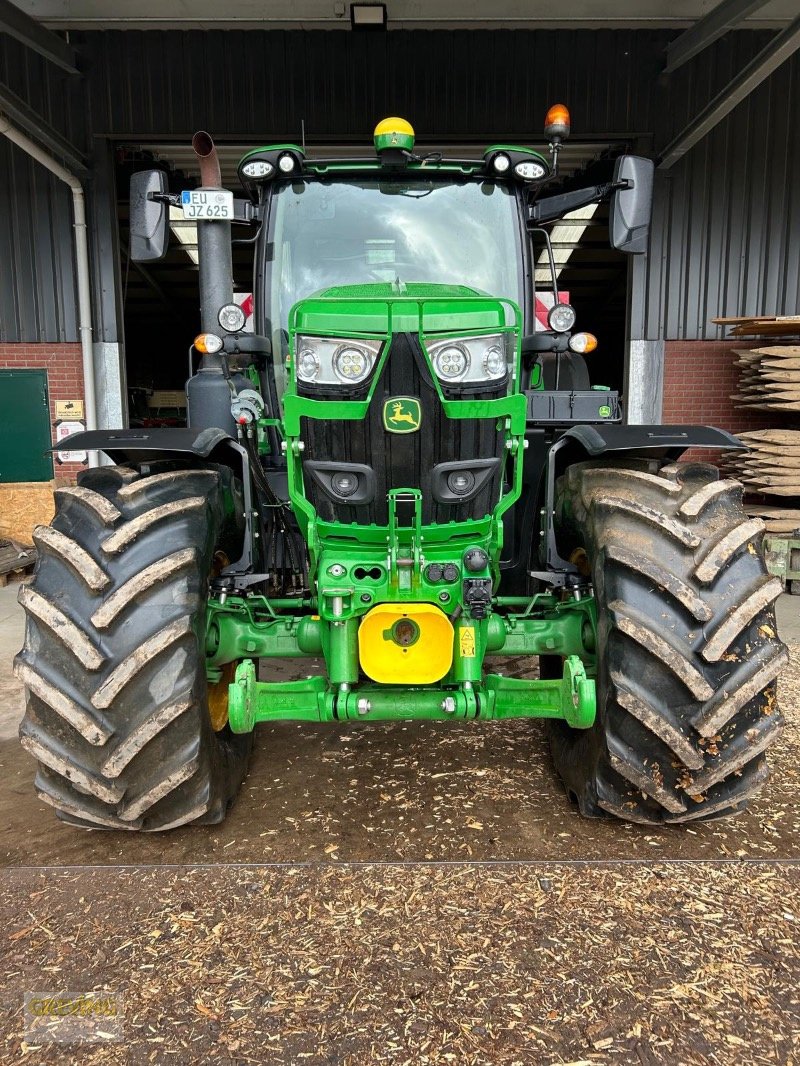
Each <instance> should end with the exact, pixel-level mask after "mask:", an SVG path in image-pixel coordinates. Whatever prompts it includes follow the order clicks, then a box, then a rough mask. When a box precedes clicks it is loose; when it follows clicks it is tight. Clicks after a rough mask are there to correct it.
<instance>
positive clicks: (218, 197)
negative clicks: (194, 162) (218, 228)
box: [181, 189, 233, 219]
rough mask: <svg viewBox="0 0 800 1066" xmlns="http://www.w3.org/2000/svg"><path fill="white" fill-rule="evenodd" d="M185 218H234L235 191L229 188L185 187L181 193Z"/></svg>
mask: <svg viewBox="0 0 800 1066" xmlns="http://www.w3.org/2000/svg"><path fill="white" fill-rule="evenodd" d="M181 207H182V208H183V217H184V218H211V219H214V218H216V219H231V218H233V193H232V192H229V191H228V190H227V189H184V191H183V192H182V193H181Z"/></svg>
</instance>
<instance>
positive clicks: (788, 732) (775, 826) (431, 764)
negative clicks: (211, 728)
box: [0, 585, 800, 866]
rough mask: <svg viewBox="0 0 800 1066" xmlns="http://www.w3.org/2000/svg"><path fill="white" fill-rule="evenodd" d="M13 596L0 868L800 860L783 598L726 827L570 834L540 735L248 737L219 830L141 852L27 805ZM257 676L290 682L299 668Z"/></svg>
mask: <svg viewBox="0 0 800 1066" xmlns="http://www.w3.org/2000/svg"><path fill="white" fill-rule="evenodd" d="M17 593H18V586H16V585H10V586H8V587H7V588H5V589H0V865H12V866H29V865H35V866H39V865H42V866H43V865H56V866H58V865H74V864H90V863H91V864H98V865H113V864H118V863H125V864H131V863H136V864H142V865H150V864H156V865H159V864H164V863H180V862H222V863H242V862H245V863H249V862H276V861H277V862H298V861H314V860H317V861H326V862H337V861H378V862H383V861H396V860H398V859H399V860H402V861H431V860H441V859H445V860H449V861H458V860H461V861H467V862H470V861H476V860H550V861H553V860H563V859H573V860H574V859H581V860H583V859H599V860H608V859H614V858H625V859H630V858H639V859H673V858H678V859H718V858H745V857H749V858H757V859H766V858H771V859H775V858H800V786H798V769H797V768H798V766H800V737H799V736H798V734H800V729H798V728H797V726H798V724H800V706H798V704H800V700H798V699H797V692H798V691H800V690H799V689H798V670H799V669H800V663H798V658H799V657H800V648H798V645H800V599H799V598H797V597H790V596H783V597H781V598H780V600H779V601H778V625H779V629H780V633H781V635H782V637H783V639H784V640H785V641H786V642H787V643H789V644H790V645H793V646H794V647H793V649H792V650H793V657H792V662H791V663H790V666H789V668H788V670H787V675H786V680H785V682H784V687H783V688H779V701H780V703H781V706H782V709H783V712H784V714H785V715H786V718H787V726H788V727H787V729H785V730H784V733H783V735H782V737H781V738H780V740H779V742H778V744H777V745H776V747H775V749H774V750H773V753H772V757H771V765H772V769H773V773H772V778H771V780H770V781H769V783H768V784H767V786H766V788H765V789H764V790H763V792H762V793H761V795H760V796H759V797H758V798H757V800H756V801H755V802H754V803H753V804H752V805H751V808H750V809H749V810H748V811H747V812H746V813H744V814H743V815H741V816H739V817H738V818H736V819H734V820H731V821H723V822H713V823H693V824H692V826H691V827H685V828H683V829H680V828H677V827H674V828H672V829H667V830H664V831H662V832H655V831H652V830H648V829H646V828H644V827H639V826H632V825H621V824H619V823H617V822H614V821H605V820H603V821H595V820H586V819H582V818H580V817H579V816H578V814H577V812H576V810H575V808H574V807H573V806H572V805H571V803H570V802H569V801H568V799H567V798H566V796H565V795H564V793H563V790H562V788H561V785H560V784H559V782H558V780H557V778H556V776H555V772H554V769H553V767H552V764H551V762H550V757H549V753H548V749H547V744H546V740H545V735H544V728H543V725H542V723H541V722H536V721H527V720H521V721H510V722H498V723H491V724H487V725H476V724H473V723H462V724H458V723H452V724H450V723H439V722H435V723H434V722H420V723H402V722H399V723H386V724H381V725H373V726H360V725H359V724H358V723H352V724H350V725H348V726H346V727H331V726H312V725H306V724H296V723H277V724H275V725H272V726H260V727H258V729H257V731H256V742H255V750H254V754H253V758H252V762H251V767H250V773H249V776H248V778H247V780H246V781H245V783H244V786H243V789H242V792H241V795H240V797H239V799H238V800H237V802H236V803H235V804H234V806H233V808H232V809H231V811H230V812H229V815H228V818H227V819H226V821H225V822H224V823H223V824H222V825H220V826H211V827H200V826H198V827H195V828H188V829H181V830H176V831H174V832H171V833H168V834H166V835H164V836H159V835H155V836H153V835H148V834H127V833H108V832H86V831H83V830H77V829H74V828H72V827H69V826H66V825H64V824H63V823H61V822H59V821H57V820H56V818H55V814H54V812H53V810H52V809H51V808H50V807H48V806H46V805H45V804H43V803H41V802H40V801H39V800H38V799H37V798H36V796H35V793H34V790H33V776H34V761H33V759H31V758H30V757H29V756H28V755H27V754H26V753H25V752H23V751H22V749H21V748H20V746H19V743H18V741H17V739H16V732H17V726H18V724H19V720H20V718H21V717H22V714H23V709H24V708H23V693H22V689H21V686H19V685H18V684H17V682H16V680H15V679H14V678H13V676H12V675H11V661H12V659H13V656H14V655H15V654H16V652H17V651H18V650H19V648H20V646H21V644H22V641H23V630H24V622H23V612H22V609H21V608H20V607H19V606H18V605H17V603H16V596H17ZM525 662H527V660H526V661H525ZM525 662H523V661H522V660H521V661H520V663H517V664H515V665H516V666H518V667H519V668H520V670H521V671H522V670H524V669H525ZM303 665H304V667H306V668H307V664H305V663H304V664H303ZM270 669H271V676H273V677H274V676H285V677H287V678H288V677H290V676H294V675H293V671H294V672H296V671H297V669H298V664H297V661H294V662H292V661H291V660H287V661H286V662H285V663H280V662H279V661H276V662H275V663H274V664H271V667H270ZM304 672H305V671H304Z"/></svg>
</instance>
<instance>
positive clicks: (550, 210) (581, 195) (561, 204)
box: [528, 180, 630, 225]
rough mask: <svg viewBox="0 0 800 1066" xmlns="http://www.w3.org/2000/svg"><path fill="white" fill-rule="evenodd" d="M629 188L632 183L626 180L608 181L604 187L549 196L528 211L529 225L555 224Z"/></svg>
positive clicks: (598, 186) (597, 186) (538, 201)
mask: <svg viewBox="0 0 800 1066" xmlns="http://www.w3.org/2000/svg"><path fill="white" fill-rule="evenodd" d="M629 187H630V182H629V181H626V180H623V181H607V182H605V183H604V184H603V185H590V186H589V187H588V188H586V189H575V190H574V191H572V192H564V193H559V194H558V195H557V196H547V197H545V199H544V200H537V201H536V203H534V204H532V205H531V206H530V208H529V209H528V225H537V224H541V223H543V222H554V221H555V220H556V219H557V218H561V217H562V215H566V214H568V213H569V212H570V211H577V210H578V208H579V207H586V205H587V204H592V203H595V202H599V201H600V200H607V199H608V197H609V196H611V194H612V193H615V192H617V190H619V189H627V188H629Z"/></svg>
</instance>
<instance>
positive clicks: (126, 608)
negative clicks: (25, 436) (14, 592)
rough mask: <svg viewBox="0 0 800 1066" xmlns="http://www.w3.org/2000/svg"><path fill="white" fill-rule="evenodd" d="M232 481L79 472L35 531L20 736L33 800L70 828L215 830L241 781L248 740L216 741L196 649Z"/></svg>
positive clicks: (201, 656)
mask: <svg viewBox="0 0 800 1066" xmlns="http://www.w3.org/2000/svg"><path fill="white" fill-rule="evenodd" d="M154 469H155V470H156V471H157V472H155V473H153V470H154ZM229 480H230V475H229V473H228V471H227V470H212V469H209V470H204V469H202V470H201V469H180V470H176V469H174V468H173V469H169V468H162V469H160V470H159V468H158V467H155V468H150V469H149V470H148V472H147V473H146V474H143V473H140V472H139V471H137V470H134V469H128V468H125V467H103V468H100V469H97V470H89V471H87V472H85V473H84V474H83V475H82V476H81V477H80V479H79V484H78V486H77V487H75V488H65V489H59V490H57V492H56V515H55V518H54V519H53V522H52V525H50V526H39V527H38V528H37V529H36V531H35V533H34V541H35V542H36V545H37V547H38V549H39V560H38V562H37V565H36V569H35V571H34V577H33V581H32V582H31V584H30V585H28V586H24V587H23V588H22V589H21V590H20V596H19V599H20V602H21V603H22V605H23V606H24V608H25V610H26V613H27V628H26V639H25V646H24V647H23V649H22V651H21V652H20V654H19V655H18V656H17V658H16V660H15V664H14V665H15V673H16V675H17V677H18V678H19V679H20V680H21V681H23V683H24V684H25V685H26V688H27V696H28V702H27V710H26V713H25V717H24V719H23V721H22V725H21V726H20V740H21V742H22V745H23V747H24V748H25V749H26V750H27V751H28V752H30V754H32V755H33V756H34V757H35V758H36V759H37V760H38V763H39V768H38V773H37V775H36V791H37V793H38V795H39V796H40V797H41V799H43V800H45V801H46V802H47V803H50V804H52V805H53V806H54V807H55V808H56V810H57V812H58V815H59V817H61V818H62V819H63V820H65V821H68V822H71V823H73V824H77V825H81V826H85V827H88V828H94V829H97V828H101V827H103V828H110V829H128V830H132V829H133V830H135V829H141V830H146V831H148V830H149V831H154V830H165V829H171V828H173V827H175V826H180V825H186V824H188V823H190V822H202V823H212V822H219V821H221V820H222V819H223V818H224V816H225V812H226V810H227V808H228V806H229V804H230V803H231V801H232V800H233V797H234V796H235V794H236V792H237V790H238V788H239V785H240V784H241V781H242V779H243V777H244V775H245V772H246V768H247V757H248V754H249V749H250V745H251V737H250V736H249V735H248V736H235V735H234V734H233V733H232V732H231V731H230V729H229V728H228V727H227V726H225V727H224V728H223V729H222V730H221V731H220V732H218V733H215V732H214V730H213V728H212V725H211V720H210V717H209V712H208V704H207V695H208V685H207V680H206V672H205V648H204V640H205V611H206V599H207V591H208V576H209V574H210V572H211V567H212V559H213V555H214V551H215V548H216V547H217V546H218V545H219V544H220V541H221V539H223V538H224V537H225V536H227V535H231V534H232V533H233V534H235V528H234V529H233V530H232V529H231V515H230V514H228V515H226V514H225V513H224V500H225V499H226V498H227V499H228V500H230V498H231V495H230V492H228V493H224V492H223V482H224V481H229ZM229 510H230V508H229ZM234 526H235V523H234Z"/></svg>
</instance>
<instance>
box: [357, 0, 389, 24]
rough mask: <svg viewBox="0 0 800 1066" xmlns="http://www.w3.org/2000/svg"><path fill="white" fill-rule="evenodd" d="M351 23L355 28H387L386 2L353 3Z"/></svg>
mask: <svg viewBox="0 0 800 1066" xmlns="http://www.w3.org/2000/svg"><path fill="white" fill-rule="evenodd" d="M350 25H351V26H352V28H353V29H354V30H385V29H386V4H351V5H350Z"/></svg>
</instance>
